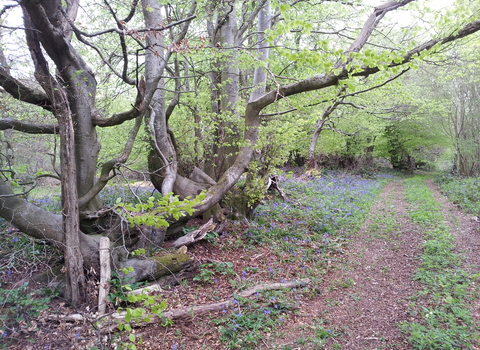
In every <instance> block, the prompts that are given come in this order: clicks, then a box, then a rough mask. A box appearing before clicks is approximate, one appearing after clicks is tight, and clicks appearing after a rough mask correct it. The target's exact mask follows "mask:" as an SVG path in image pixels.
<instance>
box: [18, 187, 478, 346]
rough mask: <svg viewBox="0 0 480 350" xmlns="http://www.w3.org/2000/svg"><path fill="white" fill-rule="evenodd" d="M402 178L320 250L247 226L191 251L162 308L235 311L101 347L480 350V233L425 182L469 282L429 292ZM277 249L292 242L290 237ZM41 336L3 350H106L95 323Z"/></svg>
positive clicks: (424, 241) (421, 231)
mask: <svg viewBox="0 0 480 350" xmlns="http://www.w3.org/2000/svg"><path fill="white" fill-rule="evenodd" d="M405 181H406V180H405V179H403V178H400V179H399V178H396V179H393V180H389V181H387V182H386V183H385V185H384V186H383V188H382V190H381V192H380V193H379V194H378V195H377V196H376V198H375V200H374V202H373V205H372V206H371V207H370V211H369V214H368V215H367V216H366V219H365V221H364V222H363V224H362V225H361V226H359V227H358V228H357V229H356V230H355V232H350V233H347V236H348V237H346V238H345V237H344V238H342V237H340V236H338V237H337V236H336V237H329V236H328V234H327V233H325V235H323V236H322V237H323V242H321V244H320V243H318V242H317V243H316V242H312V241H309V240H308V239H306V240H304V241H303V240H302V241H300V240H296V241H295V243H294V244H295V245H296V246H301V248H302V249H303V250H302V252H303V253H301V254H304V255H303V257H302V259H297V258H296V257H294V255H295V256H296V255H297V253H299V254H300V250H289V249H290V248H289V247H290V246H286V247H287V248H288V249H284V250H283V251H281V252H279V250H278V247H273V246H271V245H268V244H248V245H246V244H245V241H244V240H243V239H240V233H236V232H235V230H239V232H240V231H241V230H243V231H245V230H246V229H247V231H248V227H242V228H241V229H240V228H239V227H238V225H239V224H237V226H235V227H231V229H230V231H227V232H228V233H227V234H224V235H222V237H220V238H219V239H218V241H217V243H215V242H214V243H210V242H200V243H198V244H196V245H195V246H193V247H192V248H189V250H188V253H189V254H190V255H191V256H192V258H193V259H195V260H196V261H197V262H198V263H199V264H200V270H199V273H198V274H197V277H196V278H195V279H194V280H191V279H190V280H186V281H182V282H181V283H180V284H179V285H177V286H173V287H171V288H168V289H165V290H163V291H162V293H161V296H162V298H164V299H165V300H166V301H168V305H169V309H178V308H182V307H188V306H192V305H207V304H213V303H217V302H221V301H225V300H233V301H234V306H235V308H234V309H233V310H232V309H228V310H227V308H225V309H224V310H221V311H217V312H210V313H208V314H203V315H192V316H193V317H185V318H183V319H179V320H175V322H174V324H173V325H172V326H167V327H163V326H161V325H158V324H157V325H149V326H146V327H141V328H136V329H134V330H133V332H134V334H135V337H136V340H135V341H134V342H131V341H128V340H126V337H125V336H123V337H117V336H116V335H115V334H108V335H106V336H104V338H105V339H104V343H110V344H112V343H117V344H123V348H129V349H133V348H137V349H152V350H155V349H162V350H168V349H185V350H196V349H211V350H217V349H218V350H220V349H277V350H287V349H290V350H293V349H346V350H357V349H359V350H373V349H420V348H423V349H455V348H459V349H480V345H479V343H478V332H479V329H480V328H479V327H480V298H479V296H478V293H479V284H480V281H479V280H480V278H479V277H480V254H478V251H479V246H480V225H479V224H478V222H476V221H475V220H473V219H472V217H471V216H469V215H465V214H464V213H462V212H461V211H460V210H459V209H458V208H457V206H455V205H454V204H452V203H451V202H449V201H448V200H447V199H446V198H445V197H444V196H443V195H442V194H441V193H440V192H439V191H438V189H437V188H436V186H435V185H434V184H433V183H432V182H431V180H426V182H423V184H424V185H426V187H427V188H428V190H427V191H429V192H430V193H429V194H428V195H432V196H433V200H434V202H435V203H436V204H437V205H438V207H437V209H438V215H440V216H438V217H437V220H436V221H437V223H438V224H441V225H444V226H445V227H446V231H448V233H449V234H450V235H451V237H452V239H451V240H448V239H447V245H448V247H447V248H446V249H450V248H452V251H451V253H448V254H450V255H455V256H458V262H456V263H455V264H456V265H459V266H456V265H455V266H454V267H452V268H455V269H457V268H458V271H461V272H458V273H457V272H454V274H455V276H457V275H459V276H461V277H462V278H464V279H467V278H468V283H466V282H464V279H461V280H458V281H461V282H458V281H457V282H455V284H454V285H453V287H451V289H449V288H450V287H448V286H447V287H445V289H444V290H438V289H435V288H436V287H428V286H426V285H425V283H424V282H423V280H422V277H418V276H419V271H420V272H421V273H427V272H426V271H427V270H428V268H429V267H428V266H426V265H425V264H426V263H425V261H427V260H428V259H427V258H425V251H426V250H428V248H426V247H428V242H429V238H428V234H427V233H426V232H427V231H429V230H430V231H431V230H432V228H431V227H427V226H428V225H427V226H425V224H422V223H421V222H420V221H419V220H418V219H415V218H414V216H412V212H414V211H418V210H422V208H420V209H419V207H418V206H415V204H414V203H412V200H411V199H410V200H407V198H406V194H405V193H406V192H405V191H406V190H405V188H406V184H405ZM422 181H423V180H422ZM407 187H408V186H407ZM437 209H436V210H437ZM428 210H429V209H428ZM428 210H427V211H428ZM438 218H441V219H438ZM434 221H435V220H434ZM437 223H435V222H433V225H436V224H437ZM431 224H432V222H430V223H429V225H431ZM244 225H246V224H244ZM442 227H443V226H442ZM436 230H437V228H434V229H433V231H436ZM250 234H251V233H250ZM449 237H450V236H449ZM284 240H285V241H288V242H286V243H285V244H287V243H289V244H290V241H292V238H289V237H285V238H284ZM289 240H290V241H289ZM256 243H258V242H256ZM279 244H280V243H279ZM327 244H328V245H329V246H330V247H331V248H329V250H328V251H326V253H324V255H322V256H323V258H322V259H321V261H318V259H317V260H316V259H313V258H311V253H312V252H315V251H316V252H318V251H320V250H322V251H323V249H324V248H325V247H326V245H327ZM434 250H438V249H434ZM289 252H290V255H289ZM443 253H444V252H443ZM443 253H442V254H443ZM309 254H310V255H309ZM444 258H445V257H440V258H439V259H438V257H437V258H432V259H437V260H439V261H440V262H437V263H439V264H440V268H439V269H437V268H438V266H437V267H435V268H436V269H437V270H435V272H434V275H442V269H443V268H444V269H445V270H449V269H450V268H447V267H442V266H446V265H442V259H444ZM445 259H447V260H448V259H449V258H448V257H447V258H445ZM428 261H430V260H428ZM320 266H321V267H320ZM422 276H423V275H422ZM305 277H309V279H310V282H309V284H308V285H307V286H305V287H303V288H302V287H298V288H293V289H280V290H269V291H266V292H262V293H255V294H254V295H253V296H252V297H249V298H240V297H239V296H238V294H237V293H239V292H240V291H241V290H243V289H245V288H248V287H252V286H262V285H263V286H265V285H268V284H269V283H273V282H280V283H285V282H287V281H292V280H293V281H295V280H297V279H303V278H305ZM446 279H447V280H448V279H451V278H450V277H448V276H446ZM435 284H438V282H435ZM463 284H466V286H465V288H464V289H462V291H461V293H460V292H459V291H458V290H459V288H460V287H459V286H463ZM432 288H433V289H432ZM447 289H448V291H447V292H445V290H447ZM453 290H454V291H453ZM455 293H457V294H458V293H460V294H458V295H457V294H455ZM449 300H455V302H452V301H449ZM458 300H463V302H458ZM445 303H446V304H447V305H445ZM55 308H56V311H57V312H68V310H66V309H65V308H64V305H63V304H62V305H57V306H52V308H51V309H50V310H49V312H52V310H53V309H55ZM440 310H441V311H440ZM446 310H447V311H446ZM448 310H450V311H451V312H450V311H448ZM452 310H453V311H452ZM459 310H460V311H459ZM449 312H450V313H453V314H455V317H453V318H454V320H453V321H452V318H451V317H448V316H445V315H446V314H448V313H449ZM462 313H463V314H468V315H467V316H464V315H463V314H462ZM428 317H430V318H428ZM442 317H444V319H442ZM40 328H41V329H42V331H41V332H36V333H30V341H21V342H20V343H17V346H15V345H13V344H12V346H11V347H10V348H12V349H16V348H19V349H24V350H27V349H100V348H102V346H99V345H94V344H98V337H99V336H98V335H97V332H96V331H95V330H94V327H92V325H91V324H86V323H77V324H75V325H71V324H66V323H61V324H60V325H56V326H52V325H48V324H47V323H45V322H44V323H43V327H40ZM419 334H420V335H419ZM459 334H460V335H459ZM412 335H414V336H413V340H412ZM107 338H108V341H107ZM140 338H141V339H142V342H141V343H139V342H138V339H140ZM95 339H97V342H96V341H95ZM438 339H440V340H438ZM439 341H440V344H441V342H444V344H445V345H444V347H443V346H442V345H439V343H438V342H439ZM428 344H430V345H428ZM422 346H423V347H422ZM105 348H110V346H109V347H105ZM117 348H122V346H120V345H119V346H118V347H117Z"/></svg>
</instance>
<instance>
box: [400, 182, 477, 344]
mask: <svg viewBox="0 0 480 350" xmlns="http://www.w3.org/2000/svg"><path fill="white" fill-rule="evenodd" d="M405 183H406V197H407V201H408V202H409V203H410V205H411V209H410V212H409V215H410V217H411V219H412V221H414V222H415V223H417V224H419V225H421V226H422V227H423V228H424V229H425V233H424V235H425V242H424V244H423V255H422V257H421V259H422V263H421V266H420V267H419V269H418V270H417V272H416V280H418V281H419V282H420V283H422V284H423V285H424V290H423V291H422V292H421V293H420V295H421V297H420V298H419V300H418V301H417V302H416V303H415V304H414V305H413V308H412V313H413V314H419V315H421V316H422V318H423V321H422V322H414V323H404V324H402V325H401V327H402V329H403V330H404V331H405V332H407V333H408V334H409V335H410V337H409V340H410V342H411V344H412V346H413V348H414V349H432V350H434V349H442V350H448V349H459V348H462V349H473V342H474V340H475V339H476V338H478V334H477V332H476V331H475V328H474V323H473V319H472V315H471V310H470V309H469V307H468V304H469V301H470V300H471V297H472V296H471V292H470V289H469V287H470V285H472V283H473V281H474V279H478V276H472V275H469V274H468V273H467V272H465V271H464V270H463V269H462V268H461V263H462V262H461V259H460V257H459V256H458V255H456V254H455V252H454V248H455V246H454V243H455V242H454V237H453V236H452V235H451V234H450V233H449V231H448V228H447V227H446V226H445V224H444V218H443V216H442V213H441V212H440V207H439V205H438V204H437V203H436V202H435V199H434V197H433V194H432V192H431V191H430V190H429V189H428V187H427V186H426V185H425V183H424V178H421V177H414V178H412V179H408V180H406V181H405Z"/></svg>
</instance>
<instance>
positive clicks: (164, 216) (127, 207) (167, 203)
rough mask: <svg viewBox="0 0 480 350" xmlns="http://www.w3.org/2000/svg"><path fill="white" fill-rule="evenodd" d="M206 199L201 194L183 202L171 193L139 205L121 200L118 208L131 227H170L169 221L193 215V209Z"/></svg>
mask: <svg viewBox="0 0 480 350" xmlns="http://www.w3.org/2000/svg"><path fill="white" fill-rule="evenodd" d="M204 198H205V193H201V194H199V195H198V196H196V197H195V198H194V199H191V198H190V197H187V198H185V199H184V200H183V201H181V200H180V199H179V198H178V196H174V195H173V193H169V194H167V195H165V196H163V197H162V198H160V199H156V198H155V197H149V198H148V199H147V201H146V202H145V203H137V204H124V203H122V201H121V199H120V198H119V199H118V201H117V207H118V208H121V209H123V211H122V212H123V213H124V214H125V216H126V218H127V220H128V222H129V223H130V224H131V225H147V226H154V227H168V226H169V223H168V220H169V219H175V220H178V219H180V218H181V217H182V216H184V215H187V214H188V215H191V214H192V213H193V212H194V208H193V207H194V206H195V205H197V204H199V203H201V202H202V200H203V199H204Z"/></svg>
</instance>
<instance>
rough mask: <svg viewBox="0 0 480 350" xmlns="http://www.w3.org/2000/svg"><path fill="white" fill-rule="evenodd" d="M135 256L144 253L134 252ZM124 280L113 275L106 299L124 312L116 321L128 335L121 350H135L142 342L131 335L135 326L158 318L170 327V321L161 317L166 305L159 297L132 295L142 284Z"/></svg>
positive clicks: (122, 343)
mask: <svg viewBox="0 0 480 350" xmlns="http://www.w3.org/2000/svg"><path fill="white" fill-rule="evenodd" d="M134 253H135V254H136V255H138V254H142V253H144V252H141V251H136V252H134ZM131 271H133V268H131V267H130V268H126V269H124V271H122V272H123V273H128V272H131ZM125 281H126V279H123V278H120V277H119V276H118V274H113V276H112V279H111V280H110V290H111V292H110V294H109V295H108V296H107V299H108V300H109V301H110V302H112V303H114V304H115V305H121V306H120V307H118V308H117V311H118V312H122V311H123V312H125V317H124V319H123V320H118V321H117V322H118V329H119V330H120V331H125V332H127V333H129V334H128V338H127V340H128V341H126V342H123V341H121V343H120V344H118V345H120V346H121V348H122V349H129V350H136V349H137V345H136V344H139V345H142V344H143V340H142V338H141V337H137V336H136V335H135V334H133V333H131V331H132V328H133V326H134V325H135V324H139V323H141V322H150V320H151V319H152V317H158V318H159V319H160V320H161V323H162V325H163V326H167V325H171V324H172V321H171V320H169V319H165V318H164V317H163V311H164V310H165V309H166V308H167V303H166V301H165V300H163V299H162V297H161V296H160V295H150V294H148V292H145V293H132V291H133V290H135V289H137V288H139V287H140V286H142V285H143V284H144V283H143V282H136V283H131V284H128V283H125Z"/></svg>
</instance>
